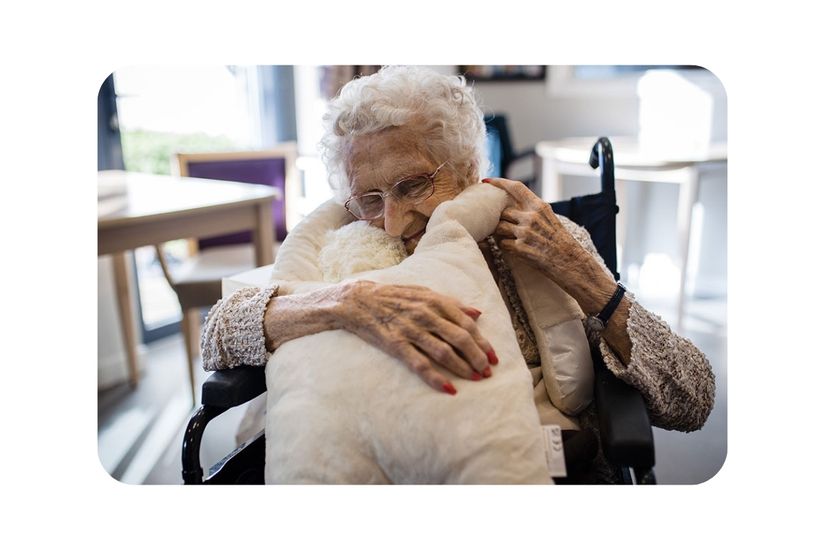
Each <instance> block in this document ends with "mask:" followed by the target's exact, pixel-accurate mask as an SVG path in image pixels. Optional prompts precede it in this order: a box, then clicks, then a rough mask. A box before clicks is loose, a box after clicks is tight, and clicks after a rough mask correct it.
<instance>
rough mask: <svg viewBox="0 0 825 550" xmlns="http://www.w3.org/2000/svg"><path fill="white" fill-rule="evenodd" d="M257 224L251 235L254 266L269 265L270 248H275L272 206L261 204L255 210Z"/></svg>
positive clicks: (270, 261) (271, 257) (270, 260)
mask: <svg viewBox="0 0 825 550" xmlns="http://www.w3.org/2000/svg"><path fill="white" fill-rule="evenodd" d="M256 218H257V224H256V226H255V231H253V233H252V241H253V243H254V246H255V265H256V266H258V267H260V266H262V265H269V264H271V263H272V262H273V256H272V247H273V246H275V237H274V233H275V229H274V225H273V223H272V204H271V203H268V202H267V203H261V204H259V205H258V206H257V208H256Z"/></svg>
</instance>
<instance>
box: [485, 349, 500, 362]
mask: <svg viewBox="0 0 825 550" xmlns="http://www.w3.org/2000/svg"><path fill="white" fill-rule="evenodd" d="M487 361H489V362H490V364H491V365H498V357H496V352H494V351H493V350H490V351H488V352H487Z"/></svg>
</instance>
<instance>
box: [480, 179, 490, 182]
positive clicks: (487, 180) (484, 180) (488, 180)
mask: <svg viewBox="0 0 825 550" xmlns="http://www.w3.org/2000/svg"><path fill="white" fill-rule="evenodd" d="M481 181H483V182H484V183H490V178H484V179H483V180H481Z"/></svg>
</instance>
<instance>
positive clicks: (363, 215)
mask: <svg viewBox="0 0 825 550" xmlns="http://www.w3.org/2000/svg"><path fill="white" fill-rule="evenodd" d="M349 209H350V211H352V213H353V214H355V216H356V217H358V218H360V219H362V220H372V219H375V218H379V217H381V214H383V213H384V199H382V198H381V195H377V194H376V195H366V196H363V197H355V198H353V199H351V200H350V201H349Z"/></svg>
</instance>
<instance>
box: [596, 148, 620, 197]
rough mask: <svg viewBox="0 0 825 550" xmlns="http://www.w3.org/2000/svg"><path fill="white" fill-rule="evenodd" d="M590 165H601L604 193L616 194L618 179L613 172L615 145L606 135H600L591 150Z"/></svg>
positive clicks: (597, 166)
mask: <svg viewBox="0 0 825 550" xmlns="http://www.w3.org/2000/svg"><path fill="white" fill-rule="evenodd" d="M590 167H591V168H599V167H601V180H602V193H608V194H610V195H614V194H615V193H616V188H615V181H616V180H615V176H614V173H613V145H612V144H611V143H610V140H609V139H607V138H606V137H600V138H599V139H598V140H596V143H594V144H593V149H592V150H591V151H590Z"/></svg>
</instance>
